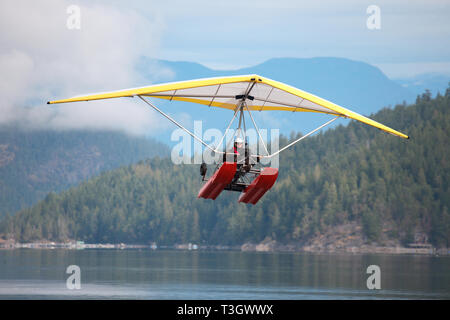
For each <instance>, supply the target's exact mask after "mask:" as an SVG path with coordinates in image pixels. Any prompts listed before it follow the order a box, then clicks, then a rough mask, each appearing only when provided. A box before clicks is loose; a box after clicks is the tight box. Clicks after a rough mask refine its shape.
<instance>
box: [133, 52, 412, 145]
mask: <svg viewBox="0 0 450 320" xmlns="http://www.w3.org/2000/svg"><path fill="white" fill-rule="evenodd" d="M155 66H156V69H163V70H165V71H166V72H162V73H160V74H159V75H157V76H156V78H155V74H153V73H152V70H155ZM138 69H139V70H140V72H141V73H142V76H143V77H145V78H148V79H152V80H153V81H154V82H158V83H161V82H169V81H182V80H189V79H195V78H204V77H216V76H231V75H242V74H253V73H255V74H259V75H261V76H264V77H268V78H271V79H273V80H277V81H280V82H283V83H286V84H288V85H291V86H294V87H297V88H299V89H302V90H305V91H308V92H310V93H312V94H315V95H318V96H320V97H322V98H325V99H327V100H330V101H332V102H334V103H337V104H339V105H341V106H343V107H346V108H348V109H351V110H353V111H355V112H358V113H360V114H363V115H366V116H367V115H370V114H372V113H375V112H377V111H379V110H380V109H382V108H384V107H387V106H393V105H395V104H397V103H403V102H404V101H406V102H407V103H412V102H414V101H415V98H416V94H415V93H413V92H411V91H409V90H408V89H407V88H405V87H404V86H402V85H401V84H399V83H397V82H395V81H392V80H391V79H389V78H388V77H387V76H386V75H384V74H383V72H381V70H380V69H378V68H377V67H374V66H372V65H370V64H367V63H364V62H360V61H354V60H349V59H344V58H332V57H329V58H328V57H319V58H308V59H300V58H274V59H270V60H268V61H266V62H263V63H261V64H258V65H255V66H252V67H248V68H241V69H237V70H213V69H210V68H207V67H205V66H203V65H201V64H199V63H193V62H186V61H176V62H174V61H166V60H152V59H147V58H142V59H141V61H140V62H139V65H138ZM157 103H158V104H159V105H161V106H163V107H164V110H166V111H168V112H171V113H173V114H177V113H178V114H188V115H189V116H190V117H191V122H190V123H185V125H187V126H190V125H192V122H193V120H203V123H204V127H211V128H222V127H223V126H224V121H223V119H224V118H226V117H228V116H229V111H228V110H226V111H222V110H217V109H218V108H205V107H204V106H198V105H195V104H190V103H182V102H167V101H160V100H157ZM213 111H214V112H213ZM256 118H257V120H258V124H259V125H261V126H262V127H266V128H269V127H272V128H273V127H274V122H273V121H272V120H273V119H277V120H279V121H278V122H276V123H278V127H279V129H280V130H281V133H283V134H289V133H290V132H292V131H294V132H298V131H301V132H306V131H309V130H312V129H314V128H315V127H317V126H318V125H320V124H321V123H323V122H324V120H323V119H324V118H323V117H320V116H318V115H317V114H312V113H309V112H305V113H301V114H295V115H291V114H286V113H283V112H277V113H273V112H271V113H267V112H266V114H259V113H257V114H256ZM340 123H345V122H344V121H341V122H340ZM166 140H168V139H167V138H166Z"/></svg>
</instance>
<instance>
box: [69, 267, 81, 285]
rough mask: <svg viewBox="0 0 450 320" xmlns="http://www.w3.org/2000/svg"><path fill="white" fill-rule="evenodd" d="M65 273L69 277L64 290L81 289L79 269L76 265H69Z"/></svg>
mask: <svg viewBox="0 0 450 320" xmlns="http://www.w3.org/2000/svg"><path fill="white" fill-rule="evenodd" d="M66 273H67V274H70V276H69V277H68V278H67V280H66V288H67V289H69V290H80V289H81V269H80V267H79V266H77V265H70V266H68V267H67V269H66Z"/></svg>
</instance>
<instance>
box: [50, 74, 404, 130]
mask: <svg viewBox="0 0 450 320" xmlns="http://www.w3.org/2000/svg"><path fill="white" fill-rule="evenodd" d="M139 95H140V96H146V97H152V98H159V99H165V100H177V101H186V102H192V103H197V104H202V105H206V106H209V107H219V108H225V109H230V110H235V109H236V108H237V107H238V105H239V104H240V101H241V100H242V98H243V97H246V98H247V99H248V100H250V102H251V103H249V104H248V108H249V109H250V110H255V111H271V110H272V111H274V110H277V111H291V112H319V113H326V114H332V115H335V116H340V117H345V118H350V119H354V120H357V121H360V122H363V123H365V124H368V125H370V126H373V127H375V128H378V129H380V130H383V131H385V132H388V133H390V134H393V135H396V136H399V137H402V138H405V139H409V137H408V136H407V135H406V134H403V133H401V132H399V131H396V130H394V129H392V128H389V127H387V126H385V125H383V124H381V123H379V122H376V121H374V120H372V119H370V118H367V117H365V116H362V115H360V114H358V113H356V112H353V111H351V110H349V109H346V108H344V107H341V106H339V105H337V104H335V103H333V102H330V101H328V100H325V99H323V98H320V97H318V96H315V95H313V94H311V93H308V92H306V91H303V90H300V89H298V88H295V87H292V86H289V85H287V84H284V83H281V82H278V81H275V80H271V79H268V78H264V77H261V76H258V75H255V74H253V75H243V76H231V77H217V78H205V79H196V80H189V81H179V82H170V83H164V84H156V85H151V86H147V87H140V88H131V89H124V90H117V91H112V92H104V93H94V94H89V95H84V96H77V97H72V98H68V99H62V100H54V101H49V102H47V103H48V104H56V103H68V102H78V101H91V100H101V99H111V98H120V97H134V96H139Z"/></svg>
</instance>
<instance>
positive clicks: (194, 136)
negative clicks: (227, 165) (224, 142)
mask: <svg viewBox="0 0 450 320" xmlns="http://www.w3.org/2000/svg"><path fill="white" fill-rule="evenodd" d="M137 96H138V97H139V98H140V99H141V100H142V101H144V102H145V103H146V104H148V105H149V106H150V107H152V108H153V109H155V110H156V111H158V112H159V113H160V114H161V115H163V116H164V117H165V118H167V119H168V120H170V121H171V122H172V123H173V124H175V125H176V126H177V127H179V128H180V129H182V130H184V131H185V132H186V133H188V134H189V135H190V136H191V137H192V138H194V139H195V140H197V141H198V142H200V143H201V144H203V145H204V146H205V147H207V148H208V149H210V150H211V151H213V152H217V153H221V154H223V153H224V152H222V151H218V150H214V149H213V148H212V147H210V146H209V145H208V144H207V143H206V142H204V141H203V140H202V139H200V138H199V137H197V136H196V135H195V134H193V133H192V132H190V131H189V130H188V129H186V128H185V127H183V126H182V125H181V124H179V123H178V122H177V121H175V119H173V118H172V117H171V116H169V115H168V114H166V113H164V112H163V111H161V110H160V109H158V108H157V107H156V106H154V105H153V104H152V103H150V102H148V101H147V100H146V99H144V98H143V97H142V96H140V95H137Z"/></svg>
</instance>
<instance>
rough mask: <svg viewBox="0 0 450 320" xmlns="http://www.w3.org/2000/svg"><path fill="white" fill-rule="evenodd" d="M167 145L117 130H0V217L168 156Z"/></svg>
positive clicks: (6, 128)
mask: <svg viewBox="0 0 450 320" xmlns="http://www.w3.org/2000/svg"><path fill="white" fill-rule="evenodd" d="M168 153H169V149H168V147H167V146H165V145H163V144H161V143H158V142H156V141H154V140H149V139H144V138H138V137H131V136H128V135H126V134H124V133H120V132H106V131H105V132H89V131H85V132H82V131H67V132H64V131H39V130H33V131H24V130H22V129H17V128H13V127H3V128H1V129H0V218H1V217H2V216H3V215H4V214H5V213H6V212H9V213H14V212H16V211H18V210H19V209H22V208H24V207H26V206H30V205H32V204H34V203H36V202H37V201H38V200H41V199H43V198H44V197H45V196H46V195H47V194H48V193H49V192H50V191H54V192H59V191H61V190H64V189H67V188H68V187H70V186H73V185H76V184H77V183H79V182H80V181H82V180H85V179H87V178H89V177H91V176H94V175H96V174H98V173H100V172H102V171H104V170H110V169H113V168H117V167H120V166H123V165H129V164H131V163H136V162H138V161H139V160H142V159H146V158H149V157H153V156H167V155H168Z"/></svg>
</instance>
